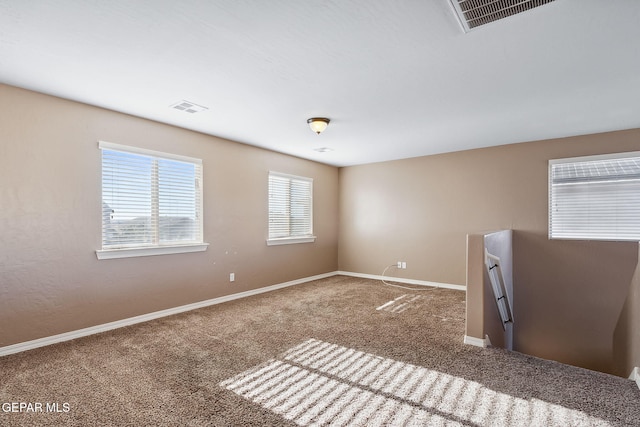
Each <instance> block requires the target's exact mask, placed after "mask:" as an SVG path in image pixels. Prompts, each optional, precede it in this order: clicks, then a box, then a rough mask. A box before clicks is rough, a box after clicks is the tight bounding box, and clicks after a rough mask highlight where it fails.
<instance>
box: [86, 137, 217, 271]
mask: <svg viewBox="0 0 640 427" xmlns="http://www.w3.org/2000/svg"><path fill="white" fill-rule="evenodd" d="M98 148H99V150H100V159H101V160H100V172H101V176H102V173H103V171H104V165H103V151H102V150H111V151H118V152H122V153H128V154H136V155H142V156H147V157H151V158H153V159H154V160H159V159H162V160H169V161H171V160H175V161H179V162H186V163H192V164H195V165H198V166H199V174H198V177H197V178H198V179H199V185H198V190H197V191H198V194H197V198H198V200H199V203H198V205H199V206H198V208H199V209H198V212H197V217H198V219H199V221H198V225H197V226H198V227H199V230H198V234H199V237H200V240H197V241H188V242H186V243H161V242H159V241H156V242H155V243H152V244H141V245H137V246H129V245H123V247H119V248H109V247H107V248H105V247H104V246H103V247H102V248H101V249H98V250H96V256H97V258H98V259H99V260H103V259H115V258H130V257H140V256H152V255H168V254H178V253H190V252H202V251H206V250H207V247H208V246H209V244H208V243H205V242H204V206H203V183H202V181H203V171H202V160H201V159H197V158H194V157H188V156H182V155H178V154H171V153H165V152H161V151H155V150H149V149H145V148H139V147H133V146H129V145H122V144H114V143H111V142H106V141H98ZM103 192H104V188H103V184H102V178H101V181H100V201H101V205H102V203H103V202H104V196H103ZM156 208H157V207H155V208H152V210H153V209H156ZM103 215H104V211H103V208H101V218H102V216H103ZM158 225H159V224H158ZM103 227H104V224H103V220H101V222H100V231H101V233H100V235H101V238H100V241H101V244H102V245H104V240H103V239H104V237H103V236H104V228H103ZM155 231H156V233H157V232H158V230H155Z"/></svg>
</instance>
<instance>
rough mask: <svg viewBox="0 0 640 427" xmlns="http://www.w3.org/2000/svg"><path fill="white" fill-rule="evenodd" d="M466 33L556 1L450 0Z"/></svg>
mask: <svg viewBox="0 0 640 427" xmlns="http://www.w3.org/2000/svg"><path fill="white" fill-rule="evenodd" d="M449 1H450V2H451V6H453V10H454V11H455V12H456V15H457V16H458V19H459V20H460V24H461V25H462V29H463V30H464V32H465V33H467V32H469V31H471V30H472V29H474V28H476V27H480V26H482V25H485V24H488V23H490V22H493V21H498V20H500V19H503V18H507V17H509V16H511V15H516V14H518V13H522V12H526V11H527V10H531V9H533V8H534V7H538V6H542V5H543V4H547V3H551V2H552V1H555V0H449Z"/></svg>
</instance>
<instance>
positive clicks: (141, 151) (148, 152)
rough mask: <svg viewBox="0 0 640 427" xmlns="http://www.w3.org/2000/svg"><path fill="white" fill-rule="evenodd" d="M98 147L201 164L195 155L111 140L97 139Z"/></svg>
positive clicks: (200, 160)
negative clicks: (140, 146)
mask: <svg viewBox="0 0 640 427" xmlns="http://www.w3.org/2000/svg"><path fill="white" fill-rule="evenodd" d="M98 148H99V149H101V150H102V149H107V150H115V151H125V152H127V153H134V154H143V155H147V156H154V157H162V158H163V159H170V160H179V161H183V162H189V163H197V164H199V165H201V164H202V159H197V158H195V157H189V156H182V155H180V154H171V153H164V152H162V151H155V150H148V149H146V148H139V147H132V146H131V145H122V144H114V143H113V142H107V141H98Z"/></svg>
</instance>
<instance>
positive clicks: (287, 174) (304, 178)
mask: <svg viewBox="0 0 640 427" xmlns="http://www.w3.org/2000/svg"><path fill="white" fill-rule="evenodd" d="M269 175H273V176H279V177H281V178H287V179H297V180H298V181H306V182H310V183H313V178H309V177H308V176H300V175H291V174H289V173H282V172H276V171H269Z"/></svg>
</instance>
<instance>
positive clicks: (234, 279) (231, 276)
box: [229, 273, 236, 282]
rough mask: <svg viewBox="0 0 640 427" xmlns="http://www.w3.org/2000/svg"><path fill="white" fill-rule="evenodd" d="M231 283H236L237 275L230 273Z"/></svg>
mask: <svg viewBox="0 0 640 427" xmlns="http://www.w3.org/2000/svg"><path fill="white" fill-rule="evenodd" d="M229 281H230V282H235V281H236V273H229Z"/></svg>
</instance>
